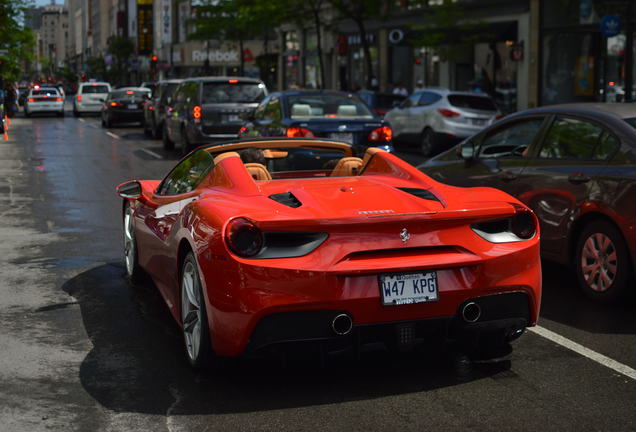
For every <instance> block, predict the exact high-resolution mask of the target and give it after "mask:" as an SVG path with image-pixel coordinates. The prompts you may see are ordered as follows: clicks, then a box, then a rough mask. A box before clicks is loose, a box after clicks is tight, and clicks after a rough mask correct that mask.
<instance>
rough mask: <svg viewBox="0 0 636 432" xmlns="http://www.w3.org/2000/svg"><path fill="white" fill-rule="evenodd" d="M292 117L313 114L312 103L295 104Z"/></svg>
mask: <svg viewBox="0 0 636 432" xmlns="http://www.w3.org/2000/svg"><path fill="white" fill-rule="evenodd" d="M291 115H292V117H310V116H311V105H309V104H293V105H292V111H291Z"/></svg>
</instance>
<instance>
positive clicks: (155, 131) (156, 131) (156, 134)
mask: <svg viewBox="0 0 636 432" xmlns="http://www.w3.org/2000/svg"><path fill="white" fill-rule="evenodd" d="M161 131H162V129H161V127H160V126H157V122H156V120H155V119H154V117H153V118H152V124H151V125H150V132H151V133H152V137H153V138H154V139H160V138H161V137H162V133H161Z"/></svg>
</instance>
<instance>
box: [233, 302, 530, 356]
mask: <svg viewBox="0 0 636 432" xmlns="http://www.w3.org/2000/svg"><path fill="white" fill-rule="evenodd" d="M469 302H473V303H475V304H478V305H479V307H480V308H481V311H482V313H481V315H480V317H479V319H477V320H476V321H475V322H467V321H466V320H465V319H463V318H462V314H461V311H462V309H463V307H464V306H465V305H466V304H468V303H469ZM342 314H345V315H348V316H349V317H350V318H352V319H353V317H352V316H351V315H350V314H349V312H348V311H346V310H314V311H300V312H283V313H277V314H271V315H267V316H265V317H263V318H262V319H261V320H260V321H259V322H258V323H257V324H256V326H255V327H254V330H253V332H252V334H251V337H250V340H249V343H248V344H247V347H246V350H245V351H246V353H253V352H257V351H259V350H263V349H266V348H270V347H272V346H275V345H281V344H289V343H298V342H315V343H326V344H327V345H331V346H346V345H354V346H356V345H364V344H369V343H383V344H384V345H386V346H387V347H389V348H396V349H400V350H403V349H405V348H412V347H415V346H417V345H422V344H427V345H430V344H435V343H439V344H443V343H445V342H448V341H457V342H459V343H462V344H464V345H475V344H477V345H478V344H479V339H480V338H481V337H482V336H483V335H484V334H488V335H500V337H501V340H512V339H514V338H515V337H517V336H519V335H520V334H521V333H522V332H523V330H524V329H525V328H526V327H527V326H528V325H529V322H530V303H529V297H528V295H527V294H526V293H524V292H508V293H502V294H496V295H486V296H482V297H477V298H472V299H467V300H466V301H465V302H464V303H462V304H461V305H460V306H459V307H458V309H457V312H456V313H455V314H454V315H452V316H445V317H435V318H426V319H415V320H404V321H396V322H383V323H370V324H361V325H353V326H352V328H351V330H350V331H349V332H347V333H346V334H344V335H343V334H338V333H337V332H336V331H335V330H334V328H333V322H334V320H335V319H336V317H338V316H340V315H342Z"/></svg>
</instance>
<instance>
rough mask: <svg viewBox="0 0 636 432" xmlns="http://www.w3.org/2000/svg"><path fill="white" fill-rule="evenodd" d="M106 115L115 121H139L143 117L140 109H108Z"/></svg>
mask: <svg viewBox="0 0 636 432" xmlns="http://www.w3.org/2000/svg"><path fill="white" fill-rule="evenodd" d="M108 115H109V116H110V119H111V120H112V121H117V122H140V121H142V120H143V119H144V112H143V111H142V110H110V111H109V112H108Z"/></svg>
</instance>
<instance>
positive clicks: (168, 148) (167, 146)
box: [162, 124, 174, 151]
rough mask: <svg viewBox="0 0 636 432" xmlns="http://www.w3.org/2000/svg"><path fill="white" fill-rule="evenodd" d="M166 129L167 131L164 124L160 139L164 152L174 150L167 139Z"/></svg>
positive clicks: (171, 143)
mask: <svg viewBox="0 0 636 432" xmlns="http://www.w3.org/2000/svg"><path fill="white" fill-rule="evenodd" d="M166 129H167V126H166V125H165V124H164V126H163V137H162V142H163V149H164V150H166V151H172V150H174V143H173V142H172V141H170V138H169V137H168V131H167V130H166Z"/></svg>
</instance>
